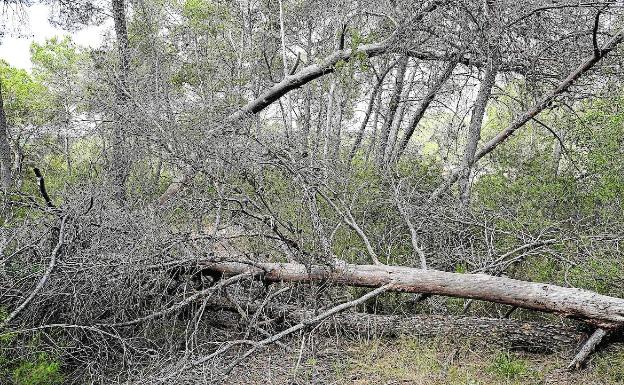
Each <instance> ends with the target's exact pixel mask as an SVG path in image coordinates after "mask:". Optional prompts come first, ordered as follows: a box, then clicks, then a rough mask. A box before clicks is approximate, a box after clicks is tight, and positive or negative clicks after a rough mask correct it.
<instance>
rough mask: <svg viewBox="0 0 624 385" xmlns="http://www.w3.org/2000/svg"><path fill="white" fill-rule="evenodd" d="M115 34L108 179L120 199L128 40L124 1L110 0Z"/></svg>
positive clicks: (125, 160) (125, 165) (125, 159)
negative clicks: (113, 97) (112, 121)
mask: <svg viewBox="0 0 624 385" xmlns="http://www.w3.org/2000/svg"><path fill="white" fill-rule="evenodd" d="M112 10H113V20H114V24H115V36H116V38H117V51H118V54H119V63H118V68H117V74H116V75H117V79H116V82H115V104H116V105H115V111H114V123H113V132H112V138H111V139H112V143H111V160H110V162H109V163H110V164H109V170H108V171H109V174H110V176H111V179H112V183H113V188H114V196H115V198H116V199H118V200H123V197H124V195H125V189H126V180H127V179H128V174H129V168H130V161H129V154H128V151H126V146H127V143H126V132H125V130H126V126H127V123H128V118H127V116H126V115H127V114H129V113H130V111H128V99H129V97H128V77H129V72H130V43H129V41H128V30H127V26H126V9H125V1H124V0H112Z"/></svg>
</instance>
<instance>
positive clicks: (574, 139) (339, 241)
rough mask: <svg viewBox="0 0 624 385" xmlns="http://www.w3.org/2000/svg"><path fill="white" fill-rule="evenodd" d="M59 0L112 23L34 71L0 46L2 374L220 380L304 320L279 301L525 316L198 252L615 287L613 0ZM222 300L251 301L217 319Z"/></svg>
mask: <svg viewBox="0 0 624 385" xmlns="http://www.w3.org/2000/svg"><path fill="white" fill-rule="evenodd" d="M47 3H49V4H50V5H51V10H52V14H51V16H52V17H53V18H54V20H55V21H56V22H57V23H59V24H62V25H65V26H72V27H76V28H78V27H80V26H81V25H85V24H89V23H98V22H102V21H104V20H109V22H110V23H111V24H110V25H111V31H110V33H109V35H108V36H107V37H106V38H105V40H104V43H103V45H102V46H101V47H100V48H98V49H86V48H82V47H78V46H76V45H75V44H74V43H73V42H72V40H71V38H70V37H64V38H63V37H59V38H53V39H50V40H48V41H46V42H35V43H33V45H32V47H31V60H32V63H33V69H32V71H25V70H21V69H16V68H12V67H11V66H9V65H8V64H7V63H5V62H0V101H1V102H2V103H0V112H1V113H0V165H1V166H2V167H0V176H1V177H2V178H1V181H2V189H3V195H2V201H1V204H2V206H1V207H0V213H1V219H0V234H1V238H0V325H1V326H0V328H1V329H0V335H1V337H0V338H1V340H0V344H1V345H0V349H1V350H0V382H3V381H4V380H5V379H6V380H7V381H17V380H16V378H17V377H16V376H18V375H19V373H20V372H19V368H20V367H23V365H39V366H38V367H44V368H47V369H46V370H49V371H50V372H51V373H52V374H51V375H50V376H51V377H50V378H53V380H54V381H57V382H60V381H66V382H74V383H85V382H89V383H111V382H115V381H116V382H120V383H124V382H128V383H138V382H141V381H146V382H149V383H156V382H157V381H161V382H163V383H172V381H174V382H175V381H178V382H180V383H182V382H183V381H185V380H183V379H188V381H193V378H196V377H193V376H195V375H196V374H197V373H198V371H201V372H202V373H203V375H204V376H208V377H206V378H212V379H213V380H215V381H216V379H217V378H219V379H223V378H224V377H223V376H224V375H226V374H227V373H228V372H229V370H232V369H233V368H234V365H237V364H240V363H241V362H242V361H241V358H244V357H247V356H248V355H249V354H251V353H250V352H255V351H256V350H259V349H260V347H261V346H264V345H265V344H269V343H273V342H275V341H277V338H275V336H280V335H279V333H280V332H282V333H283V332H284V330H286V331H288V330H289V329H288V327H289V326H292V327H296V321H294V320H293V319H292V318H291V319H286V320H284V319H281V320H278V321H276V320H277V318H273V317H271V316H270V314H269V312H268V310H266V309H265V307H266V306H267V304H268V303H277V304H281V305H284V306H286V305H287V306H292V307H295V308H297V309H301V311H302V312H303V313H302V314H313V315H314V316H317V315H318V314H322V313H323V311H326V310H327V309H329V308H331V307H332V306H333V305H335V304H336V303H340V302H347V301H353V300H355V301H356V302H353V303H352V305H353V307H357V308H358V309H359V310H360V311H367V312H369V313H379V314H384V316H390V315H392V314H415V313H434V314H436V315H444V314H446V315H448V314H454V315H461V314H468V313H470V314H471V315H473V316H490V317H492V316H493V317H496V316H499V315H503V314H505V313H509V314H511V313H510V312H509V310H510V309H509V307H507V306H506V305H501V304H485V303H479V304H478V305H471V304H472V302H470V301H467V302H466V301H464V300H462V299H448V298H445V297H440V296H437V295H434V296H428V295H423V296H417V297H415V296H414V295H413V294H390V293H388V292H387V291H392V290H388V289H387V288H385V289H384V288H381V290H380V291H378V292H372V293H373V294H371V293H370V292H369V293H368V294H366V295H369V297H364V298H363V299H361V300H357V298H360V297H361V295H362V294H363V291H362V289H355V288H345V287H337V286H333V285H332V284H331V282H327V280H317V281H315V280H313V279H307V281H308V282H307V283H308V284H307V285H305V284H296V285H293V284H288V283H286V282H283V283H279V282H277V283H271V282H270V280H264V281H262V274H259V273H258V272H257V271H256V272H254V273H249V272H248V271H247V272H245V271H246V270H245V269H242V270H241V271H238V272H239V273H240V272H242V273H243V274H240V275H234V274H225V275H222V274H220V273H219V274H218V273H217V272H223V271H226V272H227V269H214V268H207V267H206V266H208V265H210V264H219V263H222V262H236V263H239V264H240V263H242V264H246V265H250V266H256V267H258V266H263V265H262V264H265V265H264V266H266V264H267V263H277V262H289V263H291V264H294V265H295V266H301V265H302V266H304V267H310V266H312V265H314V266H317V267H318V266H323V267H324V268H327V269H328V270H329V271H341V270H340V269H341V267H342V266H344V265H345V263H348V264H360V265H368V264H377V265H379V264H386V265H396V266H403V267H416V268H420V269H421V271H424V272H423V274H425V273H426V271H425V270H427V269H429V270H432V269H433V270H441V271H445V272H455V273H468V272H473V273H485V274H489V275H491V276H495V277H497V276H507V277H510V278H514V279H517V280H524V281H534V282H542V283H550V284H554V285H559V286H563V287H565V288H568V287H574V288H581V289H586V290H589V291H593V292H596V293H599V294H602V295H604V296H611V297H619V298H622V297H624V283H623V282H624V281H623V280H622V277H623V276H624V269H623V268H622V266H624V257H623V256H622V254H621V251H620V248H621V242H622V237H623V235H622V234H623V231H624V228H623V225H622V220H621V218H622V217H623V215H624V206H623V202H624V180H623V179H624V157H623V156H622V155H623V154H622V153H623V151H624V144H623V139H622V138H624V132H623V131H624V99H623V97H622V95H623V93H622V85H623V84H622V79H623V78H622V65H623V64H624V63H622V57H624V55H622V53H623V51H622V48H621V46H620V43H621V42H622V40H623V39H624V29H622V28H624V25H623V23H622V14H621V12H622V5H624V4H621V2H619V1H597V2H590V3H582V2H578V1H572V0H570V1H568V0H560V1H552V2H551V1H547V2H544V1H537V0H535V1H533V0H531V1H508V0H493V1H485V2H484V1H476V0H475V1H469V0H432V1H429V2H416V1H378V0H375V1H344V0H343V1H314V0H309V1H288V0H279V1H270V0H260V1H247V0H240V1H210V0H184V1H181V0H159V1H154V0H135V1H130V2H129V1H125V0H111V1H110V2H108V1H106V2H105V1H93V2H91V1H88V2H87V1H81V2H65V1H55V2H51V1H48V2H47ZM3 6H4V7H8V8H7V9H10V8H11V7H15V6H16V2H12V1H9V2H6V1H5V2H4V4H3ZM22 6H25V5H22ZM0 49H2V46H0ZM304 267H301V269H304V270H305V268H304ZM229 273H233V272H232V271H229ZM252 275H260V276H252ZM258 279H260V282H264V283H259V282H258ZM505 279H506V278H505ZM303 281H306V279H303ZM356 286H358V285H356ZM364 286H367V285H364ZM368 286H371V285H368ZM536 287H537V286H536ZM566 290H567V289H566ZM429 291H430V292H433V293H438V294H440V293H441V294H449V293H448V292H446V291H443V290H437V291H436V290H429ZM566 293H567V292H566ZM450 294H451V295H454V294H453V293H450ZM373 295H380V297H378V298H377V300H376V302H375V306H372V305H371V304H370V302H371V301H368V302H367V301H365V300H367V299H369V298H372V297H373ZM456 296H458V297H462V296H461V295H456ZM215 297H224V298H229V299H230V301H231V302H234V303H237V298H238V299H240V298H245V301H251V302H253V303H254V304H255V306H256V309H255V310H253V311H252V310H250V309H251V308H252V307H251V306H234V308H235V309H236V310H237V312H238V313H239V316H240V318H239V322H238V325H239V329H238V330H236V329H232V328H231V327H230V328H223V327H220V326H218V325H215V324H214V322H212V323H211V314H213V313H214V312H215V310H214V309H212V308H211V307H210V306H209V299H214V298H215ZM464 297H465V296H464ZM474 298H480V297H474ZM481 299H488V300H493V301H494V302H499V303H503V304H509V303H510V302H506V301H503V300H498V301H497V300H496V298H481ZM499 299H500V298H499ZM620 301H621V300H620ZM512 304H515V303H512ZM534 308H535V307H534ZM614 309H615V308H614ZM308 311H312V313H306V312H308ZM618 311H621V309H619V310H618V309H615V310H612V312H611V314H613V317H612V319H610V322H613V323H612V324H609V326H610V327H612V329H613V330H615V332H614V333H618V331H617V327H619V326H621V325H620V324H619V323H618V321H617V320H618V318H617V317H622V316H623V315H622V314H621V313H618ZM562 312H563V313H565V312H564V311H562ZM605 312H606V313H608V312H609V310H608V309H607V310H605ZM564 315H566V314H564ZM567 315H569V314H567ZM518 317H520V318H522V319H533V320H541V321H543V322H554V321H557V322H559V318H558V316H556V315H554V316H545V315H541V314H534V313H529V312H524V311H522V312H519V315H518ZM581 318H583V317H581ZM319 321H321V320H320V319H319ZM291 323H292V324H295V326H293V325H292V324H291ZM230 326H231V325H230ZM308 326H309V325H307V324H305V323H304V324H303V326H301V327H300V329H302V330H304V331H306V332H308V331H310V330H309V328H308ZM602 326H604V325H602ZM296 330H299V329H296ZM545 330H548V327H546V329H545ZM562 333H564V332H562ZM284 335H285V334H284ZM248 348H249V349H251V350H247V349H248ZM18 357H19V358H18ZM172 357H177V358H176V359H172ZM180 357H181V358H180ZM178 358H179V359H178ZM55 365H56V366H55ZM154 367H159V370H156V371H154V370H152V369H149V368H154ZM15 373H18V374H15ZM150 373H151V374H150ZM165 374H166V375H165ZM187 375H188V376H187ZM176 376H177V377H176ZM185 376H187V377H185ZM211 376H212V377H211ZM173 378H175V380H174V379H173ZM3 383H4V382H3Z"/></svg>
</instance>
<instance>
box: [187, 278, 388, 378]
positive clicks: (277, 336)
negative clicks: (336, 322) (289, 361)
mask: <svg viewBox="0 0 624 385" xmlns="http://www.w3.org/2000/svg"><path fill="white" fill-rule="evenodd" d="M393 285H394V283H388V284H386V285H384V286H381V287H378V288H377V289H375V290H373V291H371V292H369V293H367V294H366V295H364V296H362V297H360V298H358V299H355V300H353V301H349V302H345V303H342V304H340V305H337V306H334V307H332V308H331V309H329V310H327V311H326V312H324V313H322V314H319V315H317V316H316V317H314V318H310V319H307V320H304V321H301V322H300V323H298V324H297V325H294V326H292V327H290V328H288V329H286V330H284V331H282V332H280V333H277V334H275V335H273V336H271V337H269V338H265V339H264V340H262V341H259V342H257V343H251V344H252V345H253V347H252V348H251V349H249V350H248V351H247V352H245V353H244V354H243V355H242V356H240V357H239V358H238V359H236V360H235V361H234V362H232V363H231V364H230V365H229V366H228V367H227V368H226V369H225V372H224V375H226V376H227V375H228V374H229V373H230V372H231V371H232V369H234V368H235V367H236V366H237V365H239V364H240V363H241V362H243V361H244V360H245V359H246V358H247V357H249V356H250V355H252V354H253V353H254V352H255V351H256V350H258V349H260V348H262V347H264V346H267V345H270V344H272V343H274V342H277V341H279V340H280V339H282V338H284V337H286V336H288V335H290V334H292V333H294V332H297V331H299V330H302V329H304V328H306V327H308V326H311V325H315V324H318V323H319V322H321V321H323V320H324V319H326V318H328V317H330V316H332V315H334V314H336V313H339V312H341V311H343V310H346V309H349V308H352V307H354V306H357V305H359V304H361V303H363V302H366V301H368V300H369V299H371V298H374V297H376V296H378V295H380V294H382V293H384V292H386V291H387V290H388V289H390V288H391V287H392V286H393ZM247 343H249V342H247ZM232 346H234V345H233V344H228V346H227V349H229V348H231V347H232ZM227 349H224V348H221V349H219V350H218V352H219V353H222V352H224V351H225V350H227ZM215 353H216V352H215ZM215 353H212V354H210V355H209V356H206V357H204V358H201V359H199V360H197V361H195V362H193V365H201V364H203V363H204V362H206V361H208V360H210V359H211V358H213V357H215V356H216V355H215Z"/></svg>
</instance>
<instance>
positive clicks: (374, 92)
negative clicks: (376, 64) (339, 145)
mask: <svg viewBox="0 0 624 385" xmlns="http://www.w3.org/2000/svg"><path fill="white" fill-rule="evenodd" d="M393 66H394V63H393V64H391V65H389V66H387V67H386V69H385V70H384V71H383V72H382V74H381V76H379V78H378V79H377V82H376V83H375V86H374V87H373V90H372V91H371V94H370V98H369V100H368V107H367V108H366V112H365V113H364V119H363V120H362V124H361V125H360V129H359V130H358V134H357V136H356V138H355V142H353V147H351V152H350V153H349V160H351V159H353V157H354V156H355V153H356V152H357V150H358V148H359V147H360V145H361V144H362V139H364V134H365V133H366V125H367V124H368V121H369V120H370V117H371V114H372V112H373V107H374V106H375V100H376V98H377V94H379V90H381V86H382V84H383V81H384V79H385V78H386V75H387V74H388V72H390V70H391V69H392V67H393Z"/></svg>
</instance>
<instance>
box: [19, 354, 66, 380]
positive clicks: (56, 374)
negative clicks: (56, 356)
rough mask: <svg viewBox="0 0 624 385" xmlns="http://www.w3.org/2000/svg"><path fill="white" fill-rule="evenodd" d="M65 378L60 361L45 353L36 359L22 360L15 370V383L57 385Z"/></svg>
mask: <svg viewBox="0 0 624 385" xmlns="http://www.w3.org/2000/svg"><path fill="white" fill-rule="evenodd" d="M63 380H64V376H63V374H62V372H61V365H60V363H59V362H58V361H56V360H52V359H50V358H49V357H48V356H47V355H46V354H44V353H42V354H40V355H39V356H38V357H37V358H36V360H34V361H22V362H20V363H19V364H18V365H17V366H16V367H15V369H14V370H13V381H14V383H15V385H56V384H62V383H63Z"/></svg>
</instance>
